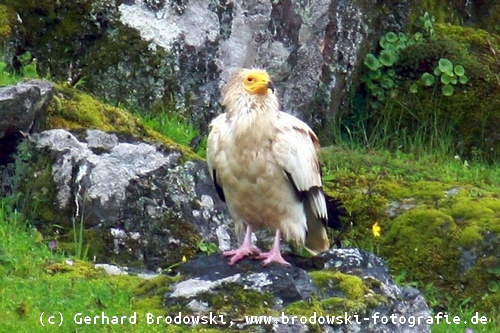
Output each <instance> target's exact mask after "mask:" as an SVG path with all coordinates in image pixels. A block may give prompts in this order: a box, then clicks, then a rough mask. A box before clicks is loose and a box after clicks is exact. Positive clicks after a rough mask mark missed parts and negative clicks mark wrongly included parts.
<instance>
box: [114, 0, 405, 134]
mask: <svg viewBox="0 0 500 333" xmlns="http://www.w3.org/2000/svg"><path fill="white" fill-rule="evenodd" d="M118 8H119V11H120V14H121V16H120V21H121V22H122V23H124V24H125V25H127V26H130V27H132V28H134V29H137V31H138V32H139V33H140V35H141V36H142V38H143V39H145V40H148V41H151V43H152V44H153V45H155V46H156V47H161V48H164V49H166V50H168V51H169V53H170V54H175V55H176V56H175V57H176V58H177V59H178V60H177V61H176V64H177V66H178V67H176V70H175V71H176V74H175V75H176V77H177V78H178V79H179V84H180V85H181V86H182V87H180V88H179V89H176V90H178V91H182V92H190V95H191V101H192V102H193V103H194V105H195V106H196V107H195V108H193V110H191V111H192V112H194V113H195V115H194V116H195V117H196V119H197V120H198V121H199V120H202V121H203V120H204V121H207V120H209V119H211V118H212V117H213V113H214V111H215V110H214V107H215V109H216V108H217V103H216V102H217V100H218V95H219V88H220V86H221V79H222V81H223V80H225V79H227V78H228V76H229V75H230V72H231V71H232V70H233V69H234V68H239V67H264V68H266V69H268V70H269V71H270V72H271V74H272V76H273V77H274V79H275V81H276V83H277V86H278V87H279V88H281V89H278V91H279V93H280V95H281V97H282V101H283V106H284V109H285V110H288V111H290V112H291V113H293V114H296V115H299V116H301V117H303V118H306V120H307V121H308V122H309V123H311V124H313V125H317V124H320V123H321V122H322V121H324V120H325V119H326V118H327V117H331V116H332V115H335V114H337V113H338V112H339V110H340V108H341V107H342V104H343V103H345V102H346V101H345V98H346V95H345V93H346V92H347V88H348V87H349V86H350V85H351V83H352V81H353V79H354V78H356V77H357V75H359V74H358V71H359V69H360V67H361V66H360V63H361V62H360V59H362V57H363V50H365V49H367V48H368V46H369V45H371V44H372V43H373V41H374V40H376V39H377V37H378V35H377V34H378V32H375V31H374V29H371V26H372V25H373V24H374V23H375V22H377V21H379V19H378V18H379V16H381V15H383V16H384V18H385V20H384V21H383V22H384V24H386V28H391V29H392V28H396V29H397V28H399V29H401V28H402V27H404V26H405V25H406V22H407V19H408V15H409V12H410V11H411V6H407V7H405V8H401V6H396V7H391V8H393V9H394V10H395V12H397V13H398V15H396V14H395V15H387V13H386V12H383V13H382V11H380V10H379V9H378V7H377V6H370V5H367V6H356V5H353V4H351V3H349V2H345V1H337V0H321V1H314V2H311V3H307V4H306V3H303V2H300V1H290V0H288V1H281V2H276V1H261V0H251V1H224V0H223V1H219V2H218V3H217V4H214V2H213V1H209V0H201V1H194V2H185V3H183V5H182V10H179V8H177V7H175V6H163V7H162V6H160V7H158V6H153V7H152V6H151V5H149V4H148V3H144V2H143V1H138V0H137V1H128V2H125V3H122V4H120V5H119V7H118ZM214 81H215V82H214ZM285 81H286V85H284V84H283V83H284V82H285ZM214 84H215V86H214ZM182 95H183V96H176V98H182V99H183V100H182V101H181V104H185V102H187V101H188V99H186V96H184V94H182ZM193 98H194V99H193ZM318 100H321V102H320V103H319V104H321V105H319V104H318V103H317V102H318Z"/></svg>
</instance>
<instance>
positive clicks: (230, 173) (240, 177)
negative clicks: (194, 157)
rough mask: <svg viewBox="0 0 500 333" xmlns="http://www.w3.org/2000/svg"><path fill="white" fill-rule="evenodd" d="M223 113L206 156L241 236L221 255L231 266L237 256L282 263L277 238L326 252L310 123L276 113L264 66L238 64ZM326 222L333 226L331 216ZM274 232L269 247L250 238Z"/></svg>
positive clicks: (213, 128) (212, 126)
mask: <svg viewBox="0 0 500 333" xmlns="http://www.w3.org/2000/svg"><path fill="white" fill-rule="evenodd" d="M221 103H222V105H223V106H224V108H225V111H226V112H225V113H223V114H221V115H219V116H217V117H216V118H215V119H214V120H212V122H211V123H210V134H209V136H208V144H207V161H208V167H209V170H210V174H211V176H212V179H213V180H214V183H215V187H216V189H217V192H218V194H219V196H220V197H221V199H222V200H224V201H225V202H226V204H227V207H228V210H229V213H230V214H231V216H232V218H233V219H234V221H235V225H236V232H237V234H240V235H241V234H242V233H243V230H244V228H245V226H246V234H245V237H244V240H243V243H242V245H241V246H240V247H239V248H238V249H236V250H232V251H226V252H224V253H223V255H224V256H227V257H231V259H230V261H229V264H230V265H234V264H235V263H237V262H238V261H240V260H241V259H243V258H244V257H247V256H249V257H255V258H257V259H263V265H267V264H269V263H271V262H277V263H279V264H282V265H289V263H288V262H287V261H285V260H284V259H283V257H282V256H281V253H280V238H281V235H283V236H284V237H285V238H286V239H287V240H292V241H295V242H297V243H298V244H301V245H305V247H306V248H307V249H309V250H310V251H312V252H313V253H317V252H321V251H325V250H327V249H328V248H329V246H330V242H329V240H328V236H327V233H326V230H325V225H328V223H329V222H328V213H329V210H330V213H331V214H332V215H335V214H336V213H335V203H333V209H330V208H331V205H328V207H327V201H326V200H325V195H324V193H323V190H322V182H321V170H320V166H319V162H318V155H317V151H318V149H319V141H318V138H317V136H316V135H315V134H314V132H313V131H312V129H311V128H310V127H309V126H308V125H306V124H305V123H304V122H302V121H301V120H299V119H297V118H295V117H294V116H292V115H290V114H288V113H285V112H281V111H280V104H279V101H278V98H277V97H276V95H275V94H274V87H273V83H272V81H271V79H270V76H269V75H268V73H267V72H266V71H264V70H257V69H241V70H238V71H237V72H236V73H235V74H234V75H233V76H232V77H231V78H230V79H229V80H228V82H227V84H226V85H225V86H224V87H223V88H222V91H221ZM331 218H334V219H336V221H333V222H332V221H330V224H332V223H333V224H337V223H338V222H339V221H338V216H332V217H331ZM262 227H269V228H271V229H273V230H275V231H276V236H275V240H274V245H273V246H272V248H271V250H270V251H269V252H261V251H260V250H259V249H258V248H257V247H255V246H254V245H253V244H252V239H251V237H252V232H253V230H254V229H256V228H262Z"/></svg>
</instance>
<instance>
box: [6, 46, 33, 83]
mask: <svg viewBox="0 0 500 333" xmlns="http://www.w3.org/2000/svg"><path fill="white" fill-rule="evenodd" d="M17 60H18V61H19V62H20V63H21V67H20V69H19V71H15V70H10V71H9V70H8V68H7V67H8V66H7V63H5V62H3V61H0V86H8V85H13V84H16V83H17V82H19V81H21V80H23V79H35V78H38V73H37V67H36V59H34V58H33V57H32V55H31V53H30V52H29V51H27V52H25V53H23V54H21V55H19V56H17Z"/></svg>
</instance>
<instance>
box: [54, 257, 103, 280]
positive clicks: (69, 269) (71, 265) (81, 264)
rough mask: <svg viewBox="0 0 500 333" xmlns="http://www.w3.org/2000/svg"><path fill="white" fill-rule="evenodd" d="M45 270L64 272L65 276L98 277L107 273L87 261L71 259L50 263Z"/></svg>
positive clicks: (71, 277) (56, 272)
mask: <svg viewBox="0 0 500 333" xmlns="http://www.w3.org/2000/svg"><path fill="white" fill-rule="evenodd" d="M45 270H46V271H47V272H48V273H50V274H64V275H65V277H67V278H70V279H73V278H86V279H97V278H104V277H106V276H107V275H106V273H105V272H104V271H103V270H101V269H97V268H95V267H94V265H93V264H92V263H90V262H87V261H82V260H71V261H60V262H55V263H50V264H48V265H47V266H46V267H45Z"/></svg>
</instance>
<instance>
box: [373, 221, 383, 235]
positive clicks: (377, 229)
mask: <svg viewBox="0 0 500 333" xmlns="http://www.w3.org/2000/svg"><path fill="white" fill-rule="evenodd" d="M381 229H382V228H380V226H379V225H378V222H375V223H374V224H373V225H372V233H373V237H380V230H381Z"/></svg>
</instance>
